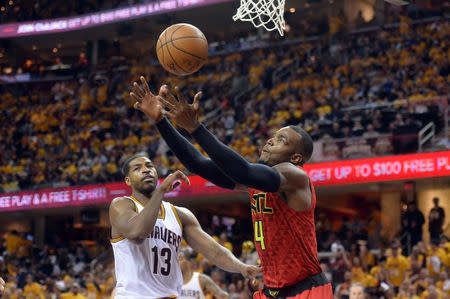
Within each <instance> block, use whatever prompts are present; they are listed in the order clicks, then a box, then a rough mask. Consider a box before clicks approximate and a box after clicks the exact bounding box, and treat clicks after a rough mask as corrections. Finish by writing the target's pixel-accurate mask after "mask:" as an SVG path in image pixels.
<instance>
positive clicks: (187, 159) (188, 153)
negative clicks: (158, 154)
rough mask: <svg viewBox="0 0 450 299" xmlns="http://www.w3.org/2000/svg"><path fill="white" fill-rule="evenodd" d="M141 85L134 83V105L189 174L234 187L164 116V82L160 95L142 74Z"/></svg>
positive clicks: (220, 184)
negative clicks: (150, 120) (150, 121)
mask: <svg viewBox="0 0 450 299" xmlns="http://www.w3.org/2000/svg"><path fill="white" fill-rule="evenodd" d="M140 80H141V84H140V85H139V84H137V83H136V82H135V83H134V84H133V88H132V90H133V91H132V92H131V93H130V94H131V96H132V97H133V98H134V99H135V100H136V104H135V106H134V107H135V108H136V109H139V110H141V111H142V112H144V113H145V114H146V115H147V116H148V117H150V118H151V119H153V120H154V121H155V122H156V127H157V128H158V131H159V133H160V134H161V137H162V138H163V139H164V140H165V141H166V143H167V145H168V146H169V147H170V149H171V150H172V152H173V153H174V154H175V156H177V158H178V159H179V160H180V161H181V163H183V165H184V166H185V167H186V168H187V169H188V170H189V171H190V172H192V173H196V174H198V175H200V176H201V177H203V178H204V179H206V180H208V181H210V182H212V183H214V184H215V185H217V186H219V187H222V188H226V189H234V188H235V185H236V183H235V182H233V180H231V179H230V178H229V177H228V176H227V175H226V174H225V173H223V172H222V171H221V170H220V168H219V167H218V166H217V165H216V164H215V163H214V162H213V161H211V159H208V158H206V157H204V156H203V155H202V154H201V153H200V152H199V151H198V150H197V149H196V148H195V147H194V146H193V145H192V144H191V143H190V142H189V140H187V139H186V138H184V137H183V135H181V134H180V133H179V132H178V131H177V130H176V129H175V128H174V127H173V126H172V124H171V123H170V122H169V120H168V119H167V118H165V117H164V116H163V113H162V106H161V103H160V100H159V99H158V98H159V97H160V96H166V95H167V86H165V85H163V86H162V87H161V89H160V91H159V95H158V96H156V95H153V94H152V92H151V91H150V88H149V86H148V84H147V81H146V80H145V78H144V77H141V78H140Z"/></svg>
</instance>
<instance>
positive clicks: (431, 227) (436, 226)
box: [428, 197, 445, 242]
mask: <svg viewBox="0 0 450 299" xmlns="http://www.w3.org/2000/svg"><path fill="white" fill-rule="evenodd" d="M433 204H434V207H433V208H432V209H431V210H430V214H429V215H428V232H429V233H430V240H431V242H439V241H440V237H441V234H442V232H443V227H444V223H445V210H444V209H443V208H442V207H440V206H439V198H438V197H434V198H433Z"/></svg>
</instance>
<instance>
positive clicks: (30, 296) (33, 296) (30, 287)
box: [23, 282, 45, 299]
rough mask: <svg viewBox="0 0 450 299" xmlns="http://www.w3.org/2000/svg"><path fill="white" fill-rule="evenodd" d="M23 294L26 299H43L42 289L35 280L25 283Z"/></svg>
mask: <svg viewBox="0 0 450 299" xmlns="http://www.w3.org/2000/svg"><path fill="white" fill-rule="evenodd" d="M23 295H24V296H25V298H26V299H37V298H39V299H45V294H44V290H43V288H42V286H41V285H40V284H38V283H37V282H33V283H30V284H27V285H26V286H25V288H24V289H23Z"/></svg>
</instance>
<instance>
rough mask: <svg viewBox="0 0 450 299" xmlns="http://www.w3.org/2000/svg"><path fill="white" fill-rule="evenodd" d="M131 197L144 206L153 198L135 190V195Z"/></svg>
mask: <svg viewBox="0 0 450 299" xmlns="http://www.w3.org/2000/svg"><path fill="white" fill-rule="evenodd" d="M131 196H133V197H134V198H135V199H136V200H137V201H138V202H139V203H140V204H142V205H144V206H145V205H146V204H147V202H149V201H150V199H151V196H146V195H144V194H142V193H140V192H138V191H134V190H133V193H132V194H131Z"/></svg>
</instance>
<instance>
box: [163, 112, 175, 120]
mask: <svg viewBox="0 0 450 299" xmlns="http://www.w3.org/2000/svg"><path fill="white" fill-rule="evenodd" d="M163 115H164V116H168V117H169V118H171V119H175V118H176V117H177V116H176V115H175V114H173V113H171V112H170V111H166V110H164V111H163Z"/></svg>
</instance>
